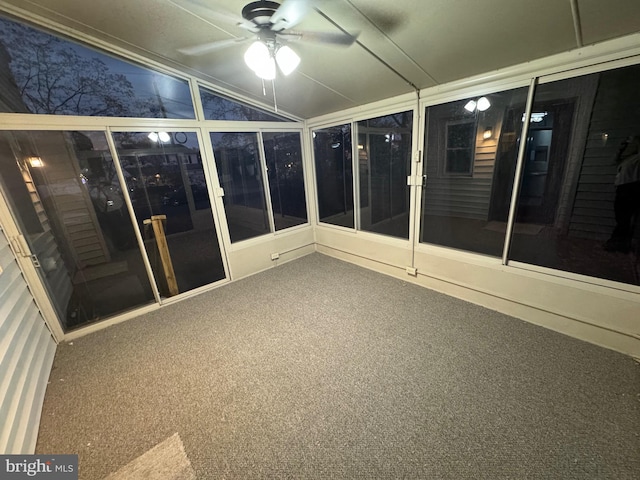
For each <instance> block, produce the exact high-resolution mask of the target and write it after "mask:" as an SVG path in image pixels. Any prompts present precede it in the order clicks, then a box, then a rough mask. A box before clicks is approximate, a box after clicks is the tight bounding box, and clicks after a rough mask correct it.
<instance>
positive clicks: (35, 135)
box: [0, 131, 155, 331]
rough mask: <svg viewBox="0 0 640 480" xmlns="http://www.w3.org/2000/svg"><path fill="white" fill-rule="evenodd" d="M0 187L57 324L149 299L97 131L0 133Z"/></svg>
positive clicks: (69, 324)
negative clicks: (55, 314) (57, 319)
mask: <svg viewBox="0 0 640 480" xmlns="http://www.w3.org/2000/svg"><path fill="white" fill-rule="evenodd" d="M0 190H1V191H2V194H3V196H4V198H5V200H6V201H7V203H8V204H9V207H10V209H11V211H12V214H13V218H14V221H15V223H16V224H17V226H18V227H19V229H20V231H21V232H22V234H21V235H19V236H17V237H15V238H12V239H11V242H12V244H13V247H14V250H16V251H17V253H18V254H19V255H20V256H22V257H24V258H26V257H31V260H32V261H33V265H34V266H35V267H36V271H37V272H38V273H39V275H40V278H41V280H42V284H43V285H44V286H45V288H46V289H47V291H48V294H49V297H50V300H51V302H52V304H53V306H54V308H55V310H56V311H57V314H58V317H59V319H60V322H61V324H62V327H63V329H64V330H67V331H68V330H70V329H74V328H77V327H80V326H83V325H85V324H87V323H90V322H94V321H98V320H101V319H103V318H105V317H109V316H113V315H116V314H119V313H122V312H125V311H127V310H130V309H133V308H136V307H140V306H142V305H146V304H149V303H153V302H154V301H155V298H154V294H153V289H152V287H151V284H150V281H149V276H148V274H147V271H146V269H145V265H144V260H143V257H142V254H141V252H140V248H139V246H138V243H137V241H136V235H135V231H134V228H133V224H132V223H131V219H130V216H129V212H128V211H127V206H126V202H125V198H124V193H123V191H122V188H121V186H120V182H119V180H118V175H117V171H116V168H115V164H114V162H113V159H112V158H111V154H110V151H109V148H108V143H107V137H106V135H105V133H104V132H77V131H72V132H62V131H39V132H35V131H7V132H0Z"/></svg>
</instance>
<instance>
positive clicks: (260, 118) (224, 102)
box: [200, 87, 291, 122]
mask: <svg viewBox="0 0 640 480" xmlns="http://www.w3.org/2000/svg"><path fill="white" fill-rule="evenodd" d="M200 98H201V99H202V109H203V110H204V117H205V118H206V119H207V120H236V121H243V120H244V121H254V122H290V121H291V120H289V119H288V118H285V117H281V116H279V115H276V114H274V113H269V112H265V111H263V110H260V109H258V108H256V107H251V106H249V105H245V104H243V103H240V102H238V101H237V100H229V99H228V98H225V97H223V96H221V95H219V94H217V93H213V92H212V91H210V90H207V89H205V88H202V87H201V88H200Z"/></svg>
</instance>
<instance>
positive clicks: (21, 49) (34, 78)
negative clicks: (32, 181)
mask: <svg viewBox="0 0 640 480" xmlns="http://www.w3.org/2000/svg"><path fill="white" fill-rule="evenodd" d="M2 47H4V48H6V50H7V52H8V55H2V56H0V71H3V72H6V74H5V76H6V77H8V78H7V81H3V82H2V85H3V87H2V89H0V111H3V112H14V113H45V114H51V115H87V116H108V117H114V116H117V117H145V118H195V113H194V110H193V103H192V100H191V91H190V89H189V85H188V83H187V82H186V81H185V80H179V79H176V78H173V77H170V76H169V75H164V74H162V73H159V72H154V71H152V70H148V69H146V68H143V67H140V66H137V65H134V64H132V63H129V62H126V61H124V60H120V59H117V58H114V57H112V56H109V55H106V54H104V53H101V52H98V51H97V50H93V49H91V48H88V47H84V46H82V45H79V44H77V43H74V42H71V41H69V40H65V39H62V38H59V37H56V36H54V35H51V34H48V33H45V32H42V31H40V30H37V29H35V28H33V27H30V26H27V25H24V24H21V23H18V22H14V21H11V20H8V19H6V18H1V17H0V50H4V49H3V48H2Z"/></svg>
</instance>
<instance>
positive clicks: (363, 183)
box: [358, 112, 413, 238]
mask: <svg viewBox="0 0 640 480" xmlns="http://www.w3.org/2000/svg"><path fill="white" fill-rule="evenodd" d="M412 128H413V112H402V113H397V114H393V115H387V116H384V117H379V118H374V119H370V120H364V121H361V122H358V162H359V163H358V166H359V169H360V172H359V177H360V229H361V230H365V231H369V232H375V233H381V234H385V235H392V236H394V237H400V238H409V195H410V189H409V187H408V186H407V176H408V175H409V174H410V173H411V134H412Z"/></svg>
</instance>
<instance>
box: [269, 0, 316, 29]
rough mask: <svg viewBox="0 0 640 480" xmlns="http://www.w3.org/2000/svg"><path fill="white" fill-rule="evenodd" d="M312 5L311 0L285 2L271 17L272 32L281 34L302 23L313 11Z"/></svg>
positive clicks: (286, 0)
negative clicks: (310, 11) (281, 31)
mask: <svg viewBox="0 0 640 480" xmlns="http://www.w3.org/2000/svg"><path fill="white" fill-rule="evenodd" d="M311 3H312V2H311V0H284V2H282V5H280V7H279V8H278V10H276V12H275V13H274V14H273V15H272V16H271V24H272V25H271V30H274V31H276V32H279V31H280V30H284V29H285V28H291V27H293V26H295V25H297V24H298V23H300V22H301V21H302V19H303V18H304V16H305V15H306V14H307V13H308V12H309V10H311Z"/></svg>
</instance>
